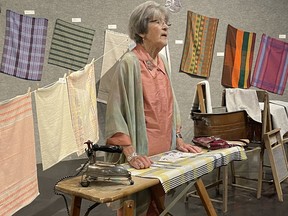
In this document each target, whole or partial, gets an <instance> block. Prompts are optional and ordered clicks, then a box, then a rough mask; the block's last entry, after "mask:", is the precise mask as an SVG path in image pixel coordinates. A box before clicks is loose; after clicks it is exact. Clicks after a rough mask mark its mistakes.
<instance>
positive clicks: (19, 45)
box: [0, 10, 48, 80]
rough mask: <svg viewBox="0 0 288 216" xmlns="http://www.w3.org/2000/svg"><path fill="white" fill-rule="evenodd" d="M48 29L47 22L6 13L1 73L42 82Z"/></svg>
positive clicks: (42, 19)
mask: <svg viewBox="0 0 288 216" xmlns="http://www.w3.org/2000/svg"><path fill="white" fill-rule="evenodd" d="M47 26H48V20H47V19H44V18H35V17H29V16H24V15H21V14H17V13H15V12H13V11H10V10H7V11H6V32H5V42H4V49H3V55H2V62H1V69H0V71H1V72H3V73H5V74H9V75H12V76H16V77H19V78H23V79H27V80H41V76H42V70H43V63H44V55H45V45H46V36H47Z"/></svg>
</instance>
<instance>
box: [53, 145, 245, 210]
mask: <svg viewBox="0 0 288 216" xmlns="http://www.w3.org/2000/svg"><path fill="white" fill-rule="evenodd" d="M163 154H165V153H163ZM245 159H246V154H245V152H244V150H243V149H242V148H239V147H233V148H229V149H225V150H224V151H223V150H220V151H218V150H216V151H212V152H207V153H203V154H199V155H197V156H191V157H188V158H185V159H183V160H181V161H179V162H177V163H175V164H174V166H175V167H176V166H177V168H175V169H164V168H160V167H159V168H156V167H155V168H153V169H152V168H149V169H145V170H144V169H143V170H141V171H140V173H139V172H138V171H137V172H138V173H135V172H136V170H134V171H135V172H134V171H133V169H130V170H131V173H132V175H133V181H134V185H130V184H129V183H128V181H127V183H126V184H125V183H124V184H123V183H122V184H116V183H115V182H114V183H113V182H91V184H90V186H89V187H82V186H81V185H80V181H81V177H80V176H79V177H73V178H70V179H66V180H63V181H61V182H59V183H58V184H57V185H56V190H58V191H60V192H63V193H65V194H69V195H71V196H72V197H73V200H72V205H71V215H72V216H78V215H79V214H80V208H81V201H82V199H87V200H90V201H94V202H96V205H98V204H101V203H107V202H113V201H115V200H118V199H122V198H125V197H127V196H129V195H131V194H134V193H137V192H139V191H142V190H145V189H148V188H153V187H154V186H155V187H156V186H157V185H159V184H161V185H162V187H163V189H164V191H165V192H167V191H169V190H171V189H173V188H175V187H178V186H181V185H184V184H185V185H186V187H185V189H183V190H182V191H181V193H180V194H179V195H178V196H177V197H175V198H174V200H173V201H171V203H170V204H169V205H168V206H167V207H166V208H165V209H163V211H162V213H161V214H160V215H161V216H164V215H166V214H167V213H168V211H169V210H170V209H171V208H172V207H173V206H174V205H175V204H176V203H177V202H178V201H179V200H180V199H181V198H182V197H183V196H184V195H185V194H186V193H187V192H188V190H190V189H191V187H192V186H195V188H196V190H197V193H198V194H199V196H200V198H201V200H202V203H203V206H204V208H205V210H206V212H207V215H209V216H215V215H217V214H216V211H215V209H214V207H213V205H212V202H211V200H210V198H209V196H208V193H207V190H206V188H205V186H204V184H203V182H202V179H201V177H202V176H203V175H205V174H207V173H209V172H212V171H213V170H214V169H216V168H217V167H220V166H225V165H227V164H229V163H230V162H231V161H233V160H245ZM203 167H204V168H203ZM155 169H156V172H154V174H156V175H155V176H153V172H152V174H151V172H150V174H148V173H147V171H148V172H149V171H151V170H155ZM141 172H142V173H141ZM136 175H137V176H136ZM167 177H168V178H167ZM175 179H176V180H175ZM180 180H181V181H180Z"/></svg>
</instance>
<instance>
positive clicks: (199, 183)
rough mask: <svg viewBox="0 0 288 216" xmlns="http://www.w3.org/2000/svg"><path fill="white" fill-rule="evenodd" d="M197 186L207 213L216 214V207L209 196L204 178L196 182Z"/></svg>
mask: <svg viewBox="0 0 288 216" xmlns="http://www.w3.org/2000/svg"><path fill="white" fill-rule="evenodd" d="M195 188H196V190H197V192H198V194H199V196H200V198H201V200H202V203H203V205H204V208H205V210H206V212H207V215H208V216H216V215H217V214H216V211H215V209H214V206H213V205H212V202H211V200H210V198H209V195H208V193H207V190H206V188H205V185H204V183H203V181H202V179H200V178H199V179H198V180H197V181H196V182H195Z"/></svg>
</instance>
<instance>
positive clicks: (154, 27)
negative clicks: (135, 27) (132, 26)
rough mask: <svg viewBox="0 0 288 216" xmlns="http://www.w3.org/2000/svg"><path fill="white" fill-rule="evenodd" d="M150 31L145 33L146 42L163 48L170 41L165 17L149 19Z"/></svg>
mask: <svg viewBox="0 0 288 216" xmlns="http://www.w3.org/2000/svg"><path fill="white" fill-rule="evenodd" d="M148 22H149V23H148V31H147V33H146V34H144V35H143V39H144V41H143V42H144V43H145V44H147V45H151V46H154V47H157V48H159V49H162V48H163V47H164V46H166V45H167V43H168V28H169V26H170V24H168V23H167V22H166V21H165V19H164V18H158V19H151V20H149V21H148Z"/></svg>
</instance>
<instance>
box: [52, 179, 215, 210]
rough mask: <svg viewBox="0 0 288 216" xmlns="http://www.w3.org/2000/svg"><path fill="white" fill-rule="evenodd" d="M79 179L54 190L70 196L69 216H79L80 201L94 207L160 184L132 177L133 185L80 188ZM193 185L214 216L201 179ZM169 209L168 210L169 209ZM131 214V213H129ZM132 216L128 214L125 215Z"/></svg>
mask: <svg viewBox="0 0 288 216" xmlns="http://www.w3.org/2000/svg"><path fill="white" fill-rule="evenodd" d="M80 181H81V177H80V176H78V177H74V178H70V179H67V180H64V181H61V182H59V183H58V184H57V185H56V189H57V190H58V191H60V192H63V193H65V194H68V195H71V196H72V203H71V211H70V215H71V216H79V215H80V211H81V202H82V199H86V200H89V201H93V202H95V206H97V205H100V204H103V203H108V202H113V201H116V200H118V199H122V198H125V197H127V196H129V195H131V194H134V193H137V192H139V191H142V190H145V189H147V188H152V187H153V186H156V185H158V184H159V183H160V181H159V180H158V179H157V178H141V177H136V176H135V177H133V181H134V185H130V184H115V183H111V182H97V183H96V182H91V185H90V186H89V187H82V186H81V185H80ZM194 184H195V187H196V189H197V192H198V193H199V194H200V196H201V200H202V203H203V206H204V208H205V210H206V212H207V215H209V216H216V215H217V214H216V211H215V209H214V207H213V205H212V203H211V201H210V199H209V196H208V194H207V191H206V188H205V186H204V184H203V182H202V180H201V179H198V180H196V182H195V181H193V182H191V183H190V184H189V185H190V187H191V185H192V186H193V185H194ZM190 187H189V188H190ZM178 200H179V199H177V200H176V199H174V201H172V202H171V204H172V205H171V206H170V208H172V206H173V205H174V204H175V203H176V202H177V201H178ZM126 204H127V205H125V203H124V210H125V208H126V209H129V208H130V206H131V200H128V201H127V202H126ZM170 208H169V209H170ZM164 211H165V212H162V213H161V216H162V215H165V214H166V213H167V211H168V209H165V210H164ZM129 212H133V211H129ZM125 215H126V216H128V215H131V216H132V215H133V214H132V213H130V214H125Z"/></svg>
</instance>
